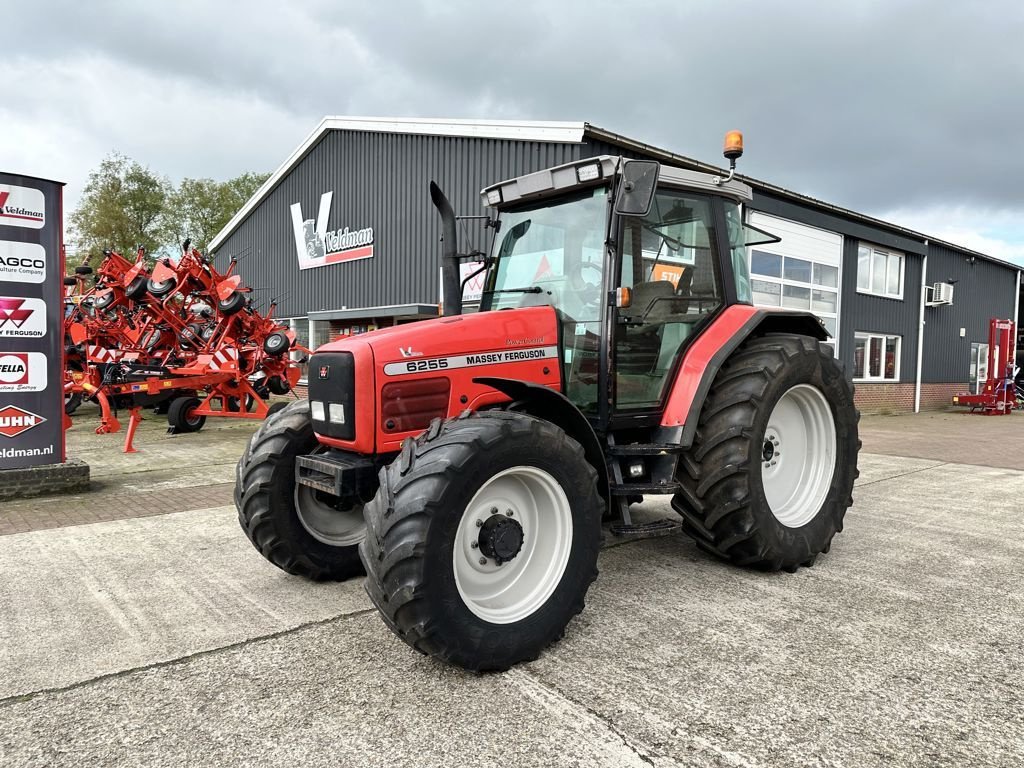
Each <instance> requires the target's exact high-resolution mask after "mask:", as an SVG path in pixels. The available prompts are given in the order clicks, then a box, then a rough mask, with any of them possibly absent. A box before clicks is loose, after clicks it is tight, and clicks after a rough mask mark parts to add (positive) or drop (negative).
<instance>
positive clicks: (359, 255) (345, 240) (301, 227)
mask: <svg viewBox="0 0 1024 768" xmlns="http://www.w3.org/2000/svg"><path fill="white" fill-rule="evenodd" d="M333 199H334V193H333V192H325V193H324V194H322V195H321V196H320V209H319V210H318V211H317V216H316V223H315V224H314V222H313V219H304V218H303V217H302V205H301V204H299V203H293V204H292V206H291V214H292V229H293V230H294V234H295V250H296V252H297V255H298V257H299V269H312V268H314V267H326V266H327V265H328V264H340V263H342V262H345V261H356V260H358V259H370V258H373V228H372V227H365V228H363V229H354V230H350V229H349V228H348V227H343V228H341V229H327V226H328V219H329V218H330V214H331V200H333Z"/></svg>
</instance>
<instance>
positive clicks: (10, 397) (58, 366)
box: [0, 173, 64, 483]
mask: <svg viewBox="0 0 1024 768" xmlns="http://www.w3.org/2000/svg"><path fill="white" fill-rule="evenodd" d="M62 187H63V185H62V184H60V183H58V182H55V181H45V180H43V179H36V178H32V177H30V176H16V175H12V174H7V173H0V470H4V469H17V468H21V467H31V466H36V465H39V464H56V463H59V462H61V461H63V460H64V431H63V428H62V426H63V424H62V422H63V415H64V387H63V376H62V372H61V371H62V359H61V356H62V354H63V339H62V338H61V335H62V329H61V321H62V318H63V300H64V299H63V296H64V291H63V278H64V259H63V255H62V221H61V206H62V202H61V195H62V191H63V190H62ZM2 482H3V474H2V471H0V483H2Z"/></svg>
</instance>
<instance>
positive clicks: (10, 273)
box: [0, 240, 46, 283]
mask: <svg viewBox="0 0 1024 768" xmlns="http://www.w3.org/2000/svg"><path fill="white" fill-rule="evenodd" d="M45 279H46V250H45V249H44V248H43V246H41V245H36V244H35V243H12V242H10V241H8V240H0V281H4V280H6V281H8V282H11V283H41V282H43V281H44V280H45Z"/></svg>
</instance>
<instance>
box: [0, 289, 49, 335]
mask: <svg viewBox="0 0 1024 768" xmlns="http://www.w3.org/2000/svg"><path fill="white" fill-rule="evenodd" d="M45 334H46V303H45V302H44V301H43V300H42V299H24V298H21V297H19V296H0V337H10V338H39V337H40V336H44V335H45Z"/></svg>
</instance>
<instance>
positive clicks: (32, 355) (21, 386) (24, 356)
mask: <svg viewBox="0 0 1024 768" xmlns="http://www.w3.org/2000/svg"><path fill="white" fill-rule="evenodd" d="M44 389H46V355H44V354H43V353H42V352H0V392H42V391H43V390H44Z"/></svg>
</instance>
